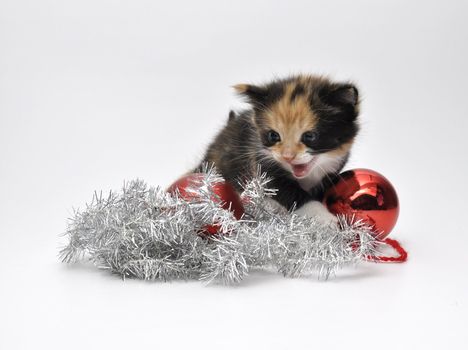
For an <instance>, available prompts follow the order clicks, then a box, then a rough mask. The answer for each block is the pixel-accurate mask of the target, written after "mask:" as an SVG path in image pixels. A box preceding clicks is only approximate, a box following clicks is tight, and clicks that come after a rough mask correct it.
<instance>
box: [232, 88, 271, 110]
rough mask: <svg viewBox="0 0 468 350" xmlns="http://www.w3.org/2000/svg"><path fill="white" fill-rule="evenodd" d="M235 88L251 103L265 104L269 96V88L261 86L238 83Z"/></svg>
mask: <svg viewBox="0 0 468 350" xmlns="http://www.w3.org/2000/svg"><path fill="white" fill-rule="evenodd" d="M233 88H234V89H235V90H236V92H237V93H238V94H239V95H241V96H244V97H246V98H247V100H248V101H249V102H250V103H251V104H253V105H257V106H261V105H263V104H264V103H265V100H266V98H267V96H268V90H267V89H266V88H264V87H261V86H256V85H250V84H237V85H234V86H233Z"/></svg>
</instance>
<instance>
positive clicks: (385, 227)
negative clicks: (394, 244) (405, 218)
mask: <svg viewBox="0 0 468 350" xmlns="http://www.w3.org/2000/svg"><path fill="white" fill-rule="evenodd" d="M340 178H341V179H340V180H339V181H338V183H336V185H335V186H334V187H332V188H330V189H329V190H328V191H327V193H326V194H325V198H324V203H325V204H326V206H327V207H328V209H329V210H330V211H331V212H332V213H334V214H344V215H346V217H348V218H352V217H353V216H354V220H359V219H361V220H363V221H364V222H366V223H368V224H369V225H371V226H373V227H374V231H375V233H376V236H377V238H378V239H384V238H385V237H386V236H388V234H389V233H390V232H391V231H392V229H393V227H395V224H396V222H397V219H398V214H399V212H400V205H399V201H398V196H397V194H396V191H395V189H394V187H393V186H392V184H391V183H390V181H388V180H387V179H386V178H385V177H384V176H383V175H382V174H379V173H378V172H376V171H373V170H369V169H354V170H349V171H345V172H344V173H342V174H340Z"/></svg>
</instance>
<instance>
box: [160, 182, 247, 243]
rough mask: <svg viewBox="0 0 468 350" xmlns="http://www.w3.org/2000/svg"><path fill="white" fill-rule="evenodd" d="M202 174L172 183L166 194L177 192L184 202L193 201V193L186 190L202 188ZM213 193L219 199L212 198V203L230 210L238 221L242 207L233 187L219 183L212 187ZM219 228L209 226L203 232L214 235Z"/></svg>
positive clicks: (225, 183) (242, 210)
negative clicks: (217, 202)
mask: <svg viewBox="0 0 468 350" xmlns="http://www.w3.org/2000/svg"><path fill="white" fill-rule="evenodd" d="M204 176H205V175H204V174H199V173H197V174H188V175H185V176H183V177H181V178H180V179H178V180H177V181H176V182H174V183H173V184H172V185H171V186H169V188H168V189H167V192H170V193H175V192H176V191H177V190H178V191H179V194H180V196H181V197H182V198H184V199H185V200H188V201H190V200H195V199H197V198H196V196H194V194H193V193H191V192H188V191H187V189H188V188H197V187H200V186H202V184H203V181H202V180H203V178H204ZM213 191H214V193H215V194H216V195H217V196H218V197H219V198H216V197H213V200H214V201H220V202H221V206H222V207H223V208H224V209H226V210H231V211H232V212H233V214H234V217H235V218H236V219H237V220H239V219H240V218H241V217H242V215H243V214H244V206H243V205H242V200H241V198H240V196H239V194H238V193H237V192H236V190H235V189H234V187H232V186H231V184H229V183H228V182H220V183H217V184H214V185H213ZM218 229H219V226H218V225H216V224H213V225H209V226H207V227H206V228H205V231H206V232H207V233H210V234H215V233H217V232H218Z"/></svg>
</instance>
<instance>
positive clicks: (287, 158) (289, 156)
mask: <svg viewBox="0 0 468 350" xmlns="http://www.w3.org/2000/svg"><path fill="white" fill-rule="evenodd" d="M281 156H282V157H283V159H284V160H285V161H287V162H288V163H291V161H292V160H293V159H294V158H295V157H296V155H295V154H292V153H283V154H281Z"/></svg>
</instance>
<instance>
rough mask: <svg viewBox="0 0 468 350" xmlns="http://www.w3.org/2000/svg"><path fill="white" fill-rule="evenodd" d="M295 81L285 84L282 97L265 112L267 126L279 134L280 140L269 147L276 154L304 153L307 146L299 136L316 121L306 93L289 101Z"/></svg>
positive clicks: (314, 124)
mask: <svg viewBox="0 0 468 350" xmlns="http://www.w3.org/2000/svg"><path fill="white" fill-rule="evenodd" d="M297 83H298V82H296V81H295V82H291V83H289V84H287V85H286V88H285V93H284V95H283V96H282V98H281V99H280V100H279V101H277V102H276V103H274V104H273V105H272V106H271V107H270V108H269V109H268V110H267V111H266V112H265V117H266V120H267V124H268V126H269V127H270V128H271V129H273V130H275V131H276V132H278V133H279V134H280V136H281V142H279V143H277V144H276V145H274V146H273V147H271V149H272V150H273V151H274V152H277V153H278V154H286V155H300V154H302V153H304V152H305V151H306V149H307V147H306V146H305V145H304V144H303V143H302V142H301V136H302V134H303V133H304V132H306V131H310V130H313V129H314V127H315V126H316V124H317V122H318V118H317V116H316V115H315V114H314V113H313V111H312V110H311V108H310V104H309V96H308V95H307V94H303V95H299V96H297V97H296V98H295V99H294V100H293V101H292V102H291V94H292V92H293V91H294V88H295V87H296V86H297Z"/></svg>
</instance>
